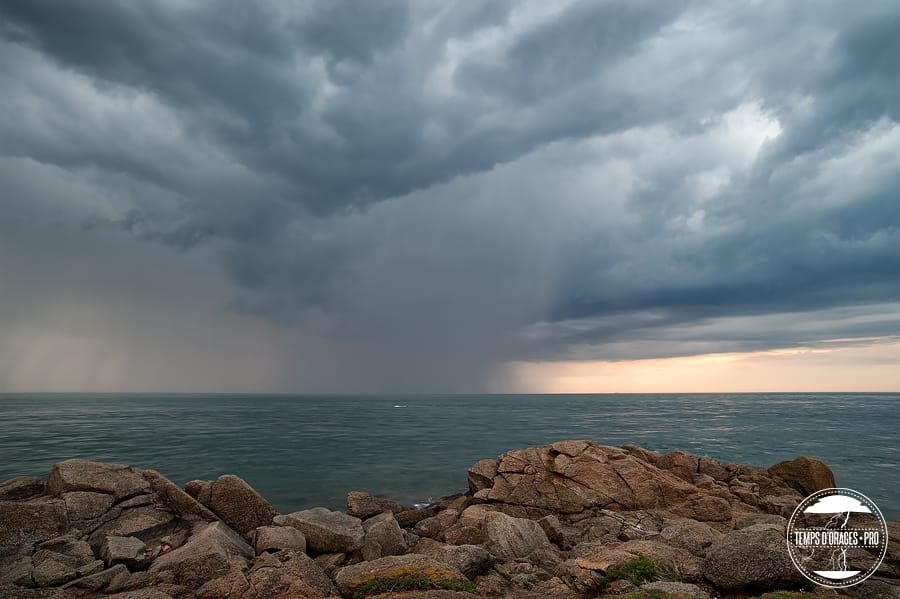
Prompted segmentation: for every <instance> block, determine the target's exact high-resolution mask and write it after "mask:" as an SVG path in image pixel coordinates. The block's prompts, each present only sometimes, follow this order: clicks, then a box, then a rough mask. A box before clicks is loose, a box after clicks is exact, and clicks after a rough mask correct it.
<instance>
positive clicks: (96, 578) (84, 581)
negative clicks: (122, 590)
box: [63, 564, 128, 593]
mask: <svg viewBox="0 0 900 599" xmlns="http://www.w3.org/2000/svg"><path fill="white" fill-rule="evenodd" d="M123 575H124V576H127V575H128V568H126V567H125V564H116V565H115V566H113V567H112V568H107V569H106V570H102V571H100V572H97V573H96V574H91V575H90V576H85V577H84V578H76V579H75V580H73V581H71V582H69V583H66V584H65V585H63V588H64V589H68V588H75V589H82V590H85V591H90V592H92V593H97V592H99V591H100V590H101V589H103V588H106V586H107V585H109V583H110V582H111V581H112V580H113V579H114V578H116V577H118V576H123Z"/></svg>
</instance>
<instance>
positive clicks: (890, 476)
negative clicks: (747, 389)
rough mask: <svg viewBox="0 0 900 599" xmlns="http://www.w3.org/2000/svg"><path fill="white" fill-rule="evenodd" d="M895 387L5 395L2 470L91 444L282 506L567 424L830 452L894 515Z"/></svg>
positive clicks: (46, 464) (461, 474)
mask: <svg viewBox="0 0 900 599" xmlns="http://www.w3.org/2000/svg"><path fill="white" fill-rule="evenodd" d="M898 401H900V394H746V395H740V394H737V395H736V394H723V395H710V394H694V395H691V394H663V395H660V394H646V395H644V394H639V395H633V394H621V395H619V394H616V395H481V396H474V395H473V396H365V397H335V396H251V395H138V394H128V395H85V394H64V395H57V394H53V395H44V394H40V395H38V394H29V395H22V394H17V395H0V480H5V479H7V478H10V477H12V476H17V475H23V474H24V475H34V476H42V477H45V476H46V475H47V472H48V471H49V469H50V466H51V465H52V464H53V463H54V462H57V461H59V460H62V459H65V458H70V457H82V458H88V459H92V460H101V461H109V462H118V463H126V464H131V465H135V466H140V467H143V468H153V469H156V470H159V471H160V472H162V473H163V474H164V475H166V476H167V477H169V478H171V479H172V480H173V481H175V482H176V483H178V484H184V483H185V482H187V481H188V480H191V479H195V478H200V479H211V478H215V477H217V476H219V475H220V474H224V473H233V474H237V475H239V476H241V477H242V478H244V479H246V480H247V481H248V482H249V483H250V484H252V485H253V486H254V487H255V488H256V489H257V490H258V491H259V492H260V493H262V494H263V495H264V496H265V497H266V498H268V499H269V500H270V501H271V502H272V503H273V504H274V505H275V506H276V507H277V508H278V509H279V510H280V511H282V512H284V511H290V510H296V509H302V508H307V507H312V506H316V505H324V506H329V507H342V506H343V505H344V500H345V497H346V493H347V491H350V490H365V491H369V492H371V493H376V494H383V495H387V496H390V497H393V498H395V499H397V500H399V501H402V502H406V503H414V502H420V501H423V500H425V499H427V498H428V497H436V496H440V495H446V494H450V493H453V492H458V491H463V490H464V489H465V488H466V468H467V467H468V466H470V465H471V464H472V463H474V462H475V461H476V460H478V459H481V458H484V457H497V456H498V455H500V454H501V453H503V452H505V451H507V450H509V449H514V448H519V447H528V446H534V445H542V444H546V443H550V442H553V441H558V440H561V439H592V440H595V441H597V442H598V443H601V444H606V445H623V444H626V443H635V444H637V445H641V446H643V447H647V448H649V449H653V450H656V451H660V452H666V451H671V450H675V449H681V450H685V451H689V452H691V453H694V454H697V455H701V456H703V455H705V456H710V457H713V458H716V459H719V460H722V461H725V462H741V463H746V464H758V465H765V466H769V465H772V464H774V463H776V462H779V461H781V460H785V459H790V458H793V457H796V456H798V455H812V456H816V457H818V458H820V459H822V460H824V461H825V462H826V463H827V464H828V465H829V466H831V468H832V470H834V473H835V476H836V478H837V482H838V485H839V486H845V487H851V488H854V489H856V490H858V491H860V492H862V493H863V494H865V495H868V496H869V497H870V498H871V499H872V500H873V501H875V503H876V504H878V505H879V507H880V508H881V510H882V511H883V512H884V513H885V516H887V517H888V518H890V519H898V518H900V497H898V495H900V493H898V491H900V412H898V409H897V407H898V405H900V404H898Z"/></svg>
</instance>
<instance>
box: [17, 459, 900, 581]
mask: <svg viewBox="0 0 900 599" xmlns="http://www.w3.org/2000/svg"><path fill="white" fill-rule="evenodd" d="M468 483H469V491H468V492H467V493H466V494H460V495H456V496H452V497H446V498H444V499H441V500H440V501H438V502H437V503H435V504H433V505H430V506H428V507H424V508H413V507H408V506H403V505H400V504H398V503H396V502H394V501H391V500H389V499H384V498H380V497H374V496H372V495H369V494H367V493H365V492H361V491H354V492H350V493H349V494H348V496H347V509H346V511H331V510H328V509H325V508H312V509H307V510H302V511H298V512H294V513H290V514H279V513H278V512H277V511H276V510H275V509H274V508H273V507H272V506H271V505H270V504H269V502H268V501H266V499H265V498H263V497H262V496H261V495H259V494H258V493H257V492H256V491H255V490H254V489H253V488H251V487H250V486H249V485H248V484H247V483H246V482H245V481H244V480H242V479H241V478H239V477H237V476H233V475H224V476H221V477H219V478H218V479H216V480H214V481H191V482H189V483H188V484H187V485H185V487H184V489H181V488H179V487H178V486H177V485H175V484H174V483H172V482H171V481H169V480H168V479H166V478H165V477H163V476H162V475H161V474H159V473H158V472H155V471H153V470H142V469H139V468H132V467H128V466H124V465H117V464H103V463H98V462H90V461H86V460H66V461H63V462H60V463H58V464H56V465H54V466H53V468H52V469H51V471H50V473H49V476H48V478H47V479H46V480H43V479H39V478H31V477H19V478H14V479H11V480H8V481H6V482H3V483H0V599H3V598H7V597H9V598H12V597H22V598H29V597H34V598H54V599H57V598H58V599H67V598H72V599H76V598H81V597H112V598H116V599H182V598H188V597H196V598H198V599H275V598H279V599H288V598H290V599H294V598H297V599H305V598H325V597H333V598H341V597H343V598H357V597H368V596H374V595H380V596H381V597H395V598H399V597H405V598H407V599H417V598H421V599H425V598H428V599H466V598H469V599H472V598H475V597H485V598H500V597H522V598H534V599H543V598H550V599H553V598H560V599H562V598H583V597H584V598H586V597H600V596H607V595H609V596H619V597H627V598H629V599H637V598H653V599H657V598H666V597H698V598H702V597H741V598H743V597H756V596H763V597H766V596H768V597H773V598H788V597H807V596H808V597H814V596H829V595H831V596H851V597H859V598H863V597H865V598H867V599H868V598H873V599H877V598H879V597H895V598H896V597H900V522H897V521H895V522H890V523H889V524H888V529H889V533H890V539H891V540H890V544H889V547H888V553H887V557H886V558H885V560H884V563H883V564H882V566H881V567H880V569H879V570H878V572H877V573H876V574H875V575H874V576H873V577H871V578H870V579H869V580H867V581H866V582H864V583H863V584H861V585H858V586H856V587H852V588H850V589H845V590H841V591H835V590H826V589H823V588H815V587H813V585H811V583H808V582H806V580H805V579H804V578H803V577H802V576H801V575H800V573H799V572H798V571H797V570H796V569H795V568H794V566H793V564H792V563H791V560H790V558H789V556H788V553H787V547H786V543H785V526H786V522H787V520H786V519H787V518H789V517H790V515H791V513H792V511H793V510H794V508H795V507H796V506H797V504H798V503H799V502H800V501H801V500H802V499H803V498H804V497H805V496H806V495H808V494H810V493H812V492H814V491H816V490H818V489H822V488H827V487H833V486H835V481H834V476H833V475H832V473H831V470H830V469H829V468H828V467H827V466H826V465H825V464H823V463H822V462H820V461H818V460H816V459H813V458H808V457H800V458H797V459H795V460H791V461H787V462H782V463H780V464H776V465H774V466H772V467H770V468H764V467H759V466H745V465H740V464H722V463H719V462H717V461H716V460H712V459H709V458H705V457H697V456H694V455H691V454H688V453H684V452H677V451H676V452H671V453H667V454H662V455H661V454H658V453H654V452H652V451H648V450H646V449H642V448H640V447H636V446H625V447H622V448H617V447H608V446H601V445H597V444H595V443H592V442H588V441H561V442H558V443H554V444H552V445H547V446H543V447H534V448H528V449H519V450H514V451H510V452H508V453H506V454H504V455H503V456H500V458H499V459H485V460H481V461H479V462H477V463H476V464H474V465H473V466H472V467H471V468H469V470H468ZM780 591H783V592H780Z"/></svg>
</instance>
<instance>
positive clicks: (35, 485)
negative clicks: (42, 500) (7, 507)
mask: <svg viewBox="0 0 900 599" xmlns="http://www.w3.org/2000/svg"><path fill="white" fill-rule="evenodd" d="M44 489H45V485H44V481H43V480H42V479H40V478H35V477H34V476H17V477H15V478H11V479H9V480H7V481H6V482H2V483H0V501H20V500H22V499H29V498H31V497H34V496H36V495H43V494H44Z"/></svg>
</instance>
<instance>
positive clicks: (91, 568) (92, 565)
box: [75, 559, 106, 576]
mask: <svg viewBox="0 0 900 599" xmlns="http://www.w3.org/2000/svg"><path fill="white" fill-rule="evenodd" d="M105 567H106V564H104V563H103V560H102V559H95V560H94V561H92V562H88V563H86V564H85V565H83V566H81V567H80V568H78V569H77V570H76V571H75V573H76V574H78V576H90V575H91V574H96V573H97V572H101V571H102V570H103V568H105Z"/></svg>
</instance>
